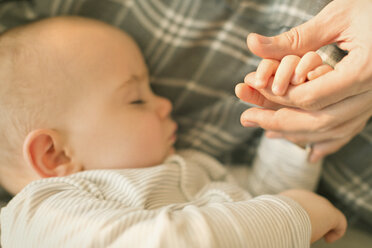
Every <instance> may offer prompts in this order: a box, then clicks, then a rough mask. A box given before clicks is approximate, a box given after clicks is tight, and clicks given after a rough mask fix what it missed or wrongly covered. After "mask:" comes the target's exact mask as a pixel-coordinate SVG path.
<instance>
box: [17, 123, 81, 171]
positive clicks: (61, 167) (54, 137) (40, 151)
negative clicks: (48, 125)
mask: <svg viewBox="0 0 372 248" xmlns="http://www.w3.org/2000/svg"><path fill="white" fill-rule="evenodd" d="M67 154H68V153H67V152H66V150H65V147H64V143H63V140H62V138H61V136H60V134H59V133H58V132H57V131H55V130H51V129H37V130H34V131H32V132H30V133H29V134H28V135H27V136H26V139H25V141H24V143H23V157H24V159H25V161H26V163H27V165H28V166H30V167H31V168H33V169H34V170H35V171H36V172H37V173H38V174H39V176H40V177H42V178H46V177H61V176H66V175H69V174H72V173H74V172H78V171H80V170H81V168H80V167H79V166H77V165H75V164H73V163H72V162H71V158H70V157H69V156H68V155H67Z"/></svg>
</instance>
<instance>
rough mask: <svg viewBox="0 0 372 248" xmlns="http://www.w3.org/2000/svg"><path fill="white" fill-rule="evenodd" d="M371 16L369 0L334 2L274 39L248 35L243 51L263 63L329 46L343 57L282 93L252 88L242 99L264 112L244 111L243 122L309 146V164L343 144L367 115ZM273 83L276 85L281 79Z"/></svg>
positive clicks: (371, 111)
mask: <svg viewBox="0 0 372 248" xmlns="http://www.w3.org/2000/svg"><path fill="white" fill-rule="evenodd" d="M370 13H372V2H371V1H369V0H357V1H348V0H334V1H332V2H331V3H329V4H328V5H327V6H326V7H325V8H324V9H323V10H322V11H321V12H320V13H319V14H318V15H317V16H315V17H314V18H313V19H311V20H309V21H308V22H306V23H304V24H302V25H300V26H297V27H295V28H293V29H291V30H290V31H288V32H285V33H283V34H280V35H278V36H275V37H264V36H261V35H258V34H250V35H249V36H248V38H247V44H248V48H249V49H250V50H251V51H252V52H253V53H254V54H256V55H257V56H259V57H262V58H264V59H274V60H278V61H280V60H281V59H282V58H283V57H285V56H286V55H288V54H293V55H297V56H300V57H302V56H303V55H304V54H306V53H307V52H309V51H316V50H317V49H319V48H320V47H322V46H324V45H326V44H331V43H336V44H337V45H338V46H339V47H340V48H341V49H343V50H346V51H348V54H347V56H346V57H345V58H344V59H342V60H341V61H340V62H339V63H338V64H337V65H336V66H335V68H334V70H332V71H329V72H328V73H325V74H323V75H322V76H320V77H317V78H316V79H311V81H310V82H308V83H306V84H301V85H299V86H296V87H295V85H289V87H288V89H287V91H286V92H287V93H286V94H284V95H283V92H284V91H285V90H284V89H283V90H280V89H279V91H278V92H275V91H273V90H268V88H264V85H266V84H267V81H264V82H260V83H259V85H262V86H260V87H257V86H256V85H251V86H252V87H253V88H254V90H252V89H247V92H246V93H245V97H244V99H245V101H247V102H250V103H253V104H258V105H260V106H263V107H264V108H263V109H258V108H251V109H249V110H247V111H246V112H245V113H243V115H242V119H244V121H242V122H243V123H248V124H249V125H246V126H252V125H255V126H260V127H262V128H264V129H266V130H269V131H272V132H275V133H277V135H279V134H281V135H282V136H283V137H286V138H288V139H289V140H292V141H293V140H297V141H301V142H302V143H309V142H312V143H314V147H313V153H312V157H311V160H312V161H313V162H315V161H318V160H320V159H321V158H323V157H324V156H326V155H328V154H331V153H334V152H336V151H337V150H339V149H340V148H341V147H342V146H344V145H345V144H347V143H348V142H349V141H350V139H352V138H353V137H354V136H355V135H357V134H358V133H359V132H360V131H361V130H363V128H364V127H365V125H366V122H367V121H368V119H369V118H370V117H371V116H372V107H371V106H372V64H371V63H370V61H371V58H372V45H371V44H372V33H371V32H370V30H371V28H372V26H371V23H372V16H371V14H370ZM299 73H300V72H299ZM248 75H249V74H248ZM302 76H303V75H302ZM296 78H298V79H300V78H301V75H297V77H296ZM266 80H267V79H266ZM286 80H287V79H285V80H284V81H286ZM298 82H300V81H298ZM276 83H278V84H279V87H281V84H280V80H279V81H277V82H276ZM299 123H301V126H299V125H298V124H299ZM314 137H315V138H314Z"/></svg>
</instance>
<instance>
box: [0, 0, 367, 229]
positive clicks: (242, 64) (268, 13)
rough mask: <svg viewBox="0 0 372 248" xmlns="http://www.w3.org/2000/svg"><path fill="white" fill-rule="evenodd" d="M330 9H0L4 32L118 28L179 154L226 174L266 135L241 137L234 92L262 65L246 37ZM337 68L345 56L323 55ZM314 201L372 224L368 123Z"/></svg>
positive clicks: (224, 2)
mask: <svg viewBox="0 0 372 248" xmlns="http://www.w3.org/2000/svg"><path fill="white" fill-rule="evenodd" d="M328 2H329V1H328V0H32V1H27V0H23V1H22V0H18V1H17V0H8V1H1V0H0V31H4V30H6V29H8V28H11V27H14V26H17V25H21V24H24V23H27V22H30V21H34V20H37V19H40V18H45V17H50V16H57V15H80V16H85V17H91V18H96V19H100V20H102V21H104V22H107V23H110V24H112V25H114V26H117V27H119V28H121V29H123V30H125V31H126V32H128V33H129V34H130V35H132V37H133V38H134V39H135V40H136V41H137V42H138V44H139V46H140V48H141V49H142V51H143V53H144V56H145V59H146V62H147V64H148V66H149V69H150V73H151V83H152V86H153V89H154V91H155V92H156V93H158V94H160V95H163V96H165V97H168V98H169V99H170V100H171V101H172V102H173V104H174V118H175V120H176V121H177V122H178V123H179V125H180V130H179V141H178V143H177V144H176V146H177V147H178V148H195V149H198V150H201V151H204V152H206V153H208V154H211V155H213V156H215V157H216V158H218V159H219V160H221V161H222V162H223V163H226V164H238V163H239V164H241V163H247V164H249V163H250V161H251V158H252V157H253V154H254V153H255V148H256V146H257V142H258V138H259V137H260V136H261V135H262V130H260V129H257V128H243V127H241V126H240V123H239V118H240V114H241V112H242V111H244V110H245V109H246V108H247V105H245V104H243V103H241V102H239V101H238V100H237V98H236V97H235V96H234V86H235V84H236V83H238V82H242V81H243V78H244V76H245V74H247V73H248V72H250V71H253V70H255V68H256V66H257V64H258V62H259V61H260V59H259V58H257V57H255V56H254V55H252V54H251V53H250V52H249V51H248V49H247V47H246V43H245V40H246V36H247V35H248V33H250V32H258V33H260V34H264V35H275V34H278V33H281V32H283V31H287V30H288V29H290V28H291V27H293V26H296V25H298V24H300V23H303V22H304V21H306V20H308V19H310V18H311V17H312V16H313V15H315V14H316V13H317V12H318V11H319V10H320V9H321V8H323V7H324V6H325V5H326V4H327V3H328ZM319 52H320V54H321V56H322V58H323V59H324V60H326V61H327V62H328V63H330V64H334V63H335V62H336V61H337V60H338V59H340V58H341V57H342V55H343V53H342V52H341V51H340V50H338V49H337V48H336V47H334V46H327V47H325V48H323V49H321V50H320V51H319ZM319 191H320V192H321V193H322V194H326V195H327V196H328V197H329V198H330V199H332V201H333V202H334V203H335V204H336V205H337V206H338V207H341V208H342V209H343V210H344V212H346V213H347V214H350V216H353V218H354V219H364V220H367V221H369V223H370V224H372V122H371V121H370V122H369V125H368V126H367V127H366V128H365V130H364V131H363V132H362V133H361V134H360V135H358V136H357V137H355V138H354V139H353V140H352V141H351V142H350V143H349V144H348V145H347V146H345V147H344V148H343V149H341V150H340V151H339V152H337V153H336V154H333V155H331V156H329V157H328V158H327V159H326V161H325V166H324V172H323V176H322V180H321V183H320V189H319Z"/></svg>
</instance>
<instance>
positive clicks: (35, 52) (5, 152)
mask: <svg viewBox="0 0 372 248" xmlns="http://www.w3.org/2000/svg"><path fill="white" fill-rule="evenodd" d="M33 25H34V24H28V25H25V26H22V27H17V28H15V29H11V30H9V31H7V32H5V33H3V34H2V35H1V36H0V166H3V165H9V166H13V165H17V164H19V163H21V162H22V144H23V141H24V139H25V137H26V135H27V134H28V133H29V132H30V131H32V130H34V129H37V128H43V127H46V126H48V127H50V126H52V124H51V123H53V119H54V116H55V115H56V114H57V113H58V112H60V111H61V109H60V107H58V106H55V105H54V104H53V102H56V99H55V97H56V92H57V91H58V87H56V85H54V84H53V82H52V81H53V80H50V81H49V80H47V79H45V78H43V77H42V76H41V75H43V74H44V72H45V71H44V70H47V69H46V68H45V66H44V65H46V64H49V66H48V68H49V69H50V61H48V60H49V59H50V55H48V54H42V53H43V51H42V47H41V45H40V44H39V42H38V40H37V39H33V36H32V35H31V33H28V29H30V28H32V26H33ZM41 54H42V55H41Z"/></svg>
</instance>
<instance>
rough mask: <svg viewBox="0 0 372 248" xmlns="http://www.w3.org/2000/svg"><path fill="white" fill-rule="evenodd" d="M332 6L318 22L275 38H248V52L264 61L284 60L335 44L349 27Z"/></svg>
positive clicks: (319, 14)
mask: <svg viewBox="0 0 372 248" xmlns="http://www.w3.org/2000/svg"><path fill="white" fill-rule="evenodd" d="M334 5H335V4H333V3H332V2H331V3H330V4H328V5H327V6H326V7H325V8H323V9H322V10H321V11H320V12H319V13H318V14H317V15H316V16H315V17H314V18H312V19H310V20H309V21H307V22H305V23H303V24H301V25H299V26H297V27H294V28H292V29H291V30H289V31H287V32H285V33H282V34H280V35H277V36H274V37H266V36H262V35H259V34H255V33H251V34H249V35H248V37H247V45H248V48H249V49H250V50H251V51H252V53H254V54H255V55H257V56H259V57H261V58H271V59H278V60H280V59H281V58H282V57H284V56H285V55H287V54H295V55H298V56H302V55H304V54H305V53H306V52H308V51H316V50H318V49H319V48H320V47H322V46H324V45H327V44H330V43H332V42H334V41H335V39H336V37H337V36H338V35H339V34H340V32H341V31H342V30H344V29H346V27H347V20H346V19H347V18H345V17H344V16H343V15H340V13H338V12H337V11H335V9H336V10H337V9H339V7H338V6H334Z"/></svg>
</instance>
